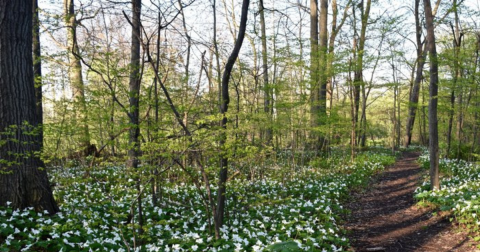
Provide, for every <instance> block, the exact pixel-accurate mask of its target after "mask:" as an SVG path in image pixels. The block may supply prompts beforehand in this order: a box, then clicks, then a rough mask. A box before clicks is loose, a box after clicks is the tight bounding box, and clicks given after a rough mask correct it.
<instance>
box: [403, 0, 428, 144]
mask: <svg viewBox="0 0 480 252" xmlns="http://www.w3.org/2000/svg"><path fill="white" fill-rule="evenodd" d="M419 5H420V0H415V36H416V42H417V70H416V76H415V81H414V83H413V88H412V92H411V93H410V98H409V103H408V118H407V125H406V134H405V135H406V136H405V147H408V146H409V145H410V144H411V143H412V132H413V126H414V124H415V117H416V114H417V107H418V98H419V94H420V84H421V83H422V79H423V66H424V65H425V59H426V57H427V50H426V45H427V43H426V42H425V43H424V44H425V48H424V49H423V50H422V41H421V39H422V25H421V23H420V11H419Z"/></svg>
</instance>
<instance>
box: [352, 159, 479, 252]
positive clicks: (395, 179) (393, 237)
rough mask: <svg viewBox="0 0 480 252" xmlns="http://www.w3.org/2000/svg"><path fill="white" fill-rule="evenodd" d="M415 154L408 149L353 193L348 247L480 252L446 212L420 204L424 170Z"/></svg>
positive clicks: (367, 249)
mask: <svg viewBox="0 0 480 252" xmlns="http://www.w3.org/2000/svg"><path fill="white" fill-rule="evenodd" d="M417 158H418V153H408V152H407V153H404V154H403V157H402V158H400V159H399V160H398V161H397V162H396V163H395V164H394V165H393V166H390V167H388V168H387V169H386V170H385V171H384V172H383V173H382V174H381V175H379V177H377V178H376V179H375V181H373V182H372V184H371V185H370V188H369V189H367V191H366V192H362V193H356V194H354V195H353V201H352V203H350V204H349V205H348V208H349V209H350V210H351V211H352V216H351V218H350V220H349V222H348V223H347V224H346V225H345V227H346V228H347V230H349V233H350V234H349V238H350V240H351V242H352V248H351V249H350V251H356V252H358V251H388V252H391V251H428V252H430V251H431V252H443V251H462V252H463V251H465V252H470V251H480V250H478V249H475V246H473V244H472V240H471V239H469V238H468V235H467V234H466V233H464V232H460V231H459V228H458V227H455V226H454V225H452V224H451V223H450V222H449V221H448V217H445V216H440V215H441V214H432V211H431V210H428V209H426V208H420V207H417V206H416V202H415V200H414V199H413V193H414V191H415V188H417V186H418V183H419V180H420V176H421V174H422V170H421V168H420V167H419V166H418V164H417V163H416V160H417Z"/></svg>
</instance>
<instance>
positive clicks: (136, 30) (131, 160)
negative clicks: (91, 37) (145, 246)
mask: <svg viewBox="0 0 480 252" xmlns="http://www.w3.org/2000/svg"><path fill="white" fill-rule="evenodd" d="M141 10H142V1H141V0H132V20H131V26H132V42H131V43H132V44H131V47H130V82H129V96H128V98H129V104H130V110H129V112H128V117H129V121H130V129H129V131H128V133H129V134H128V135H129V137H128V161H127V167H129V168H133V169H136V168H138V164H139V160H138V158H139V156H140V139H139V136H140V123H139V122H140V120H139V118H140V107H139V106H140V99H139V95H140V83H141V79H142V78H141V71H140V68H141V65H140V46H141V41H140V39H141V37H140V35H141V26H142V25H141V20H140V16H141ZM137 190H138V192H139V193H140V192H141V190H140V180H139V179H137ZM138 215H139V216H138V218H139V225H140V227H141V226H142V225H143V214H142V197H141V194H140V195H139V197H138ZM139 230H140V231H141V230H142V229H141V228H140V229H139Z"/></svg>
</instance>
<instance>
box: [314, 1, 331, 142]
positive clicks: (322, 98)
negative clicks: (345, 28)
mask: <svg viewBox="0 0 480 252" xmlns="http://www.w3.org/2000/svg"><path fill="white" fill-rule="evenodd" d="M318 24H319V31H320V34H319V38H320V40H319V44H318V52H319V60H320V64H319V69H318V71H319V73H318V76H319V88H320V94H319V97H318V101H317V102H318V115H316V116H317V126H321V125H323V124H325V121H326V116H327V52H328V27H327V25H328V0H320V17H319V22H318ZM317 145H318V149H323V148H324V147H325V146H324V145H325V132H320V134H319V138H318V143H317Z"/></svg>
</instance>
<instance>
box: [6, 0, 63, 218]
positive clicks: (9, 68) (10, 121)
mask: <svg viewBox="0 0 480 252" xmlns="http://www.w3.org/2000/svg"><path fill="white" fill-rule="evenodd" d="M32 9H33V4H32V1H0V20H1V22H0V31H1V33H0V100H1V102H0V132H1V134H0V161H1V162H0V206H6V205H8V204H10V206H11V207H13V208H21V209H23V208H26V207H34V208H35V210H37V211H42V210H47V211H48V212H49V213H50V214H54V213H56V212H57V211H58V207H57V205H56V203H55V201H54V199H53V195H52V190H51V188H50V184H49V181H48V177H47V172H46V170H45V166H44V164H43V162H42V161H41V160H40V158H39V157H38V155H37V154H38V153H37V152H39V151H41V149H40V146H41V142H42V139H41V135H40V134H31V133H32V132H35V130H38V129H39V128H38V127H39V126H40V125H39V123H40V121H41V120H40V117H39V116H38V113H37V112H36V99H35V86H34V79H33V76H34V74H33V60H32V42H33V41H32V36H33V34H32V30H33V29H32V24H33V22H32V21H33V19H32V16H33V15H32V14H33V12H32ZM40 130H41V129H40ZM9 202H10V203H9Z"/></svg>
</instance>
